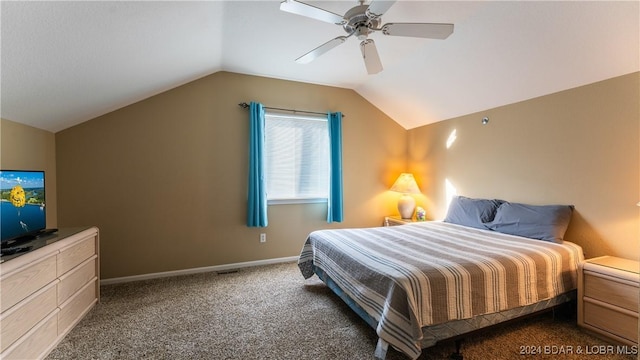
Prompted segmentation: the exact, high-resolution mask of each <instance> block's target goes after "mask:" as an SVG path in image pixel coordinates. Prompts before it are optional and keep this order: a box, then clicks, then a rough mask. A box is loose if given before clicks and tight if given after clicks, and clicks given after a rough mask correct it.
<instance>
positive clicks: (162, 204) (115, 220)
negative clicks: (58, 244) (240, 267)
mask: <svg viewBox="0 0 640 360" xmlns="http://www.w3.org/2000/svg"><path fill="white" fill-rule="evenodd" d="M251 100H254V101H260V102H262V103H264V104H265V105H266V106H272V107H284V108H293V109H301V110H314V111H328V110H331V111H342V112H343V113H344V115H345V116H346V117H345V118H344V119H343V165H344V186H345V222H343V223H334V224H331V225H328V224H327V223H326V220H325V219H326V204H306V205H274V206H270V207H269V210H268V214H269V226H268V227H267V228H265V229H257V228H247V227H246V226H245V218H246V214H245V213H246V184H247V180H246V178H247V159H248V145H247V139H248V116H249V114H248V111H247V110H245V109H242V108H240V107H239V106H238V104H239V103H241V102H245V101H246V102H249V101H251ZM406 136H407V132H406V130H404V129H403V128H402V127H400V126H399V125H398V124H396V123H395V122H394V121H393V120H391V119H390V118H388V117H387V116H386V115H384V114H383V113H381V112H380V111H379V110H378V109H376V108H375V107H374V106H372V105H371V104H369V103H368V102H367V101H365V100H364V99H363V98H362V97H361V96H359V95H358V94H357V93H355V92H354V91H352V90H346V89H341V88H334V87H326V86H318V85H311V84H304V83H296V82H290V81H283V80H275V79H269V78H263V77H255V76H248V75H240V74H234V73H228V72H219V73H215V74H213V75H210V76H207V77H205V78H202V79H200V80H197V81H194V82H191V83H189V84H186V85H184V86H180V87H178V88H175V89H172V90H170V91H167V92H165V93H162V94H159V95H157V96H154V97H151V98H149V99H146V100H144V101H141V102H139V103H136V104H133V105H131V106H128V107H125V108H122V109H119V110H117V111H114V112H112V113H109V114H106V115H104V116H101V117H99V118H96V119H93V120H91V121H88V122H85V123H82V124H80V125H77V126H75V127H72V128H69V129H66V130H63V131H61V132H58V133H57V134H56V146H57V148H56V150H57V157H58V192H59V199H60V201H59V204H58V207H59V223H60V226H61V227H62V226H79V225H96V226H98V227H99V228H100V239H101V266H102V269H101V274H102V276H103V278H113V277H121V276H130V275H137V274H146V273H154V272H162V271H170V270H177V269H188V268H196V267H202V266H211V265H220V264H229V263H237V262H245V261H254V260H262V259H271V258H278V257H288V256H296V255H298V254H299V251H300V249H301V248H302V244H303V242H304V240H305V239H306V235H307V234H308V233H309V232H310V231H313V230H316V229H321V228H327V227H361V226H376V225H379V224H381V222H382V218H383V216H384V215H386V214H388V213H390V212H393V211H395V210H394V206H395V205H394V201H395V197H394V195H393V194H392V193H389V192H388V191H386V190H387V189H388V187H389V186H390V185H391V183H392V182H393V180H395V179H394V178H395V177H396V176H397V175H398V174H399V173H400V172H401V171H403V170H404V169H405V167H406ZM261 232H265V233H266V234H267V242H266V243H265V244H260V243H259V234H260V233H261Z"/></svg>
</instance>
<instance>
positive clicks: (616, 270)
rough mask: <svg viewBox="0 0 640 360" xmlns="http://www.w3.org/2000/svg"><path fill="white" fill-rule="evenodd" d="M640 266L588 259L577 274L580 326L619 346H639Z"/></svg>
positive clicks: (624, 261) (606, 258) (610, 259)
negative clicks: (639, 300) (639, 303)
mask: <svg viewBox="0 0 640 360" xmlns="http://www.w3.org/2000/svg"><path fill="white" fill-rule="evenodd" d="M639 273H640V263H639V262H638V261H633V260H628V259H621V258H618V257H613V256H601V257H597V258H593V259H588V260H586V261H585V262H584V263H582V264H581V266H580V271H579V272H578V325H579V326H581V327H582V328H584V329H586V330H588V331H589V332H592V333H595V334H596V335H599V336H600V337H604V338H606V339H609V340H613V342H616V343H622V344H627V345H632V346H633V345H638V298H639V297H640V287H639V283H640V274H639Z"/></svg>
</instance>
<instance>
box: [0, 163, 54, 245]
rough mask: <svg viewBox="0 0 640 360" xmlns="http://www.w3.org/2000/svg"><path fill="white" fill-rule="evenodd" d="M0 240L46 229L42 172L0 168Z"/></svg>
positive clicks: (32, 233) (3, 240)
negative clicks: (0, 197)
mask: <svg viewBox="0 0 640 360" xmlns="http://www.w3.org/2000/svg"><path fill="white" fill-rule="evenodd" d="M0 193H1V194H2V202H1V203H2V207H1V208H0V218H1V219H0V237H1V238H2V243H5V242H8V241H10V240H13V239H17V238H20V237H26V236H30V235H35V234H37V233H38V232H39V231H41V230H43V229H45V228H46V216H45V203H44V171H22V170H0Z"/></svg>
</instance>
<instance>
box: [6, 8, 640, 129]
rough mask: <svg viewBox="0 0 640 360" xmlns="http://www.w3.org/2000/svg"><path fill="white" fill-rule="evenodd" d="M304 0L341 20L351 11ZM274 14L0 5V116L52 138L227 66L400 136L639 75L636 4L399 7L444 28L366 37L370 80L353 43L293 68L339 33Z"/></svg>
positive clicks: (399, 15) (394, 13)
mask: <svg viewBox="0 0 640 360" xmlns="http://www.w3.org/2000/svg"><path fill="white" fill-rule="evenodd" d="M303 1H304V0H303ZM374 1H379V0H374ZM306 2H307V3H308V4H312V5H314V6H317V7H320V8H323V9H326V10H329V11H332V12H334V13H337V14H344V13H345V12H346V11H347V10H349V9H350V8H351V7H353V6H356V5H358V2H356V1H306ZM367 3H368V2H367ZM279 5H280V3H279V1H266V0H263V1H196V2H187V1H176V2H165V1H162V2H147V1H141V2H133V1H131V2H129V1H105V2H100V1H88V2H76V1H72V2H57V1H55V2H54V1H52V2H49V1H43V2H27V1H2V3H1V9H0V11H1V12H0V15H1V23H0V26H1V59H0V60H1V63H0V65H1V68H0V71H1V72H0V76H1V92H0V98H1V107H0V112H1V113H0V115H1V117H2V118H4V119H8V120H12V121H16V122H20V123H24V124H27V125H31V126H34V127H38V128H41V129H45V130H49V131H52V132H57V131H60V130H62V129H65V128H67V127H70V126H73V125H75V124H78V123H81V122H84V121H86V120H89V119H92V118H94V117H96V116H99V115H102V114H105V113H107V112H110V111H113V110H115V109H118V108H120V107H123V106H126V105H129V104H131V103H134V102H136V101H139V100H142V99H144V98H147V97H149V96H152V95H155V94H158V93H160V92H163V91H166V90H168V89H171V88H173V87H175V86H178V85H181V84H184V83H186V82H189V81H192V80H195V79H197V78H200V77H202V76H205V75H208V74H211V73H214V72H216V71H221V70H224V71H231V72H238V73H244V74H251V75H259V76H266V77H273V78H279V79H286V80H294V81H301V82H308V83H316V84H323V85H330V86H337V87H343V88H350V89H353V90H355V91H356V92H358V93H359V94H360V95H362V96H363V97H364V98H366V99H367V100H368V101H369V102H371V103H372V104H373V105H375V106H376V107H378V108H379V109H380V110H381V111H383V112H384V113H386V114H387V115H388V116H390V117H391V118H393V119H394V120H395V121H397V122H398V123H399V124H400V125H402V126H403V127H405V128H407V129H410V128H414V127H417V126H421V125H425V124H429V123H433V122H437V121H440V120H445V119H449V118H452V117H456V116H461V115H465V114H469V113H473V112H476V111H481V110H484V109H488V108H493V107H496V106H501V105H506V104H510V103H514V102H517V101H522V100H526V99H530V98H533V97H537V96H541V95H545V94H549V93H553V92H557V91H561V90H565V89H569V88H573V87H576V86H580V85H585V84H589V83H593V82H596V81H600V80H604V79H608V78H612V77H615V76H619V75H624V74H628V73H632V72H636V71H639V70H640V35H639V34H640V2H638V1H624V2H611V1H601V2H598V1H590V2H583V1H569V2H555V1H549V2H546V1H545V2H529V1H509V2H507V1H497V2H485V1H471V2H457V1H445V2H436V1H403V0H400V1H397V2H396V3H395V4H393V5H392V6H391V8H390V9H389V10H388V11H387V12H386V13H385V14H384V16H383V17H382V23H387V22H431V23H453V24H454V25H455V28H454V32H453V34H452V35H451V36H449V37H448V38H447V39H445V40H433V39H421V38H405V37H395V36H385V35H383V34H382V33H381V32H376V33H374V34H372V35H370V37H369V38H371V39H374V40H375V42H376V45H377V49H378V52H379V54H380V58H381V60H382V64H383V66H384V70H383V71H382V72H380V73H378V74H375V75H368V74H367V71H366V69H365V66H364V63H363V59H362V55H361V53H360V48H359V44H358V43H359V41H358V40H357V39H356V38H355V37H350V38H349V39H347V41H346V42H345V43H344V44H342V45H340V46H338V47H336V48H334V49H333V50H331V51H329V52H327V53H326V54H324V55H322V56H321V57H319V58H318V59H316V60H315V61H313V62H311V63H309V64H298V63H296V62H294V60H295V59H296V58H298V57H299V56H301V55H302V54H304V53H306V52H308V51H310V50H311V49H313V48H315V47H317V46H319V45H321V44H323V43H325V42H326V41H328V40H330V39H333V38H335V37H337V36H341V35H345V34H346V33H345V31H344V30H343V29H342V27H341V26H338V25H334V24H329V23H326V22H321V21H317V20H314V19H311V18H307V17H303V16H300V15H295V14H291V13H288V12H283V11H281V10H280V9H279ZM258 100H259V99H258Z"/></svg>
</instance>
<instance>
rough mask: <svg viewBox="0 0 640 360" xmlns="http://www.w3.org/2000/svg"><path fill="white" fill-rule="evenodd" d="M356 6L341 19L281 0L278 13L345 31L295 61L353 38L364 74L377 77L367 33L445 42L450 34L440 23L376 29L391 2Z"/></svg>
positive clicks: (375, 52)
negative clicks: (340, 27)
mask: <svg viewBox="0 0 640 360" xmlns="http://www.w3.org/2000/svg"><path fill="white" fill-rule="evenodd" d="M359 2H360V5H357V6H354V7H352V8H351V9H349V10H348V11H347V12H346V13H345V14H344V16H342V15H338V14H336V13H333V12H330V11H327V10H324V9H321V8H319V7H315V6H313V5H309V4H305V3H303V2H300V1H297V0H284V1H283V2H281V3H280V10H282V11H286V12H290V13H293V14H297V15H302V16H306V17H309V18H312V19H316V20H320V21H324V22H328V23H331V24H336V25H340V26H342V28H343V29H344V31H346V32H347V35H346V36H338V37H337V38H335V39H332V40H329V41H327V42H326V43H324V44H322V45H320V46H318V47H317V48H315V49H313V50H311V51H309V52H308V53H306V54H304V55H302V56H301V57H299V58H297V59H296V62H298V63H301V64H307V63H309V62H311V61H313V60H314V59H315V58H317V57H318V56H320V55H322V54H324V53H326V52H327V51H329V50H331V49H333V48H334V47H336V46H338V45H340V44H342V43H344V42H345V41H346V40H347V39H348V38H349V37H351V36H352V35H355V36H356V37H357V38H358V40H361V42H360V51H361V52H362V58H363V59H364V64H365V66H366V68H367V73H369V74H377V73H379V72H380V71H382V62H381V61H380V56H379V55H378V50H377V49H376V44H375V42H374V41H373V39H369V38H368V37H369V34H372V33H373V32H376V31H382V33H383V34H384V35H390V36H409V37H418V38H429V39H446V38H447V37H449V35H451V34H452V33H453V24H440V23H388V24H384V25H382V26H380V24H381V22H382V18H381V16H382V15H383V14H384V13H385V12H386V11H387V10H389V8H390V7H391V6H392V5H393V4H394V3H395V0H393V1H376V0H373V1H372V2H371V3H370V4H369V5H365V4H364V2H365V0H360V1H359Z"/></svg>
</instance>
